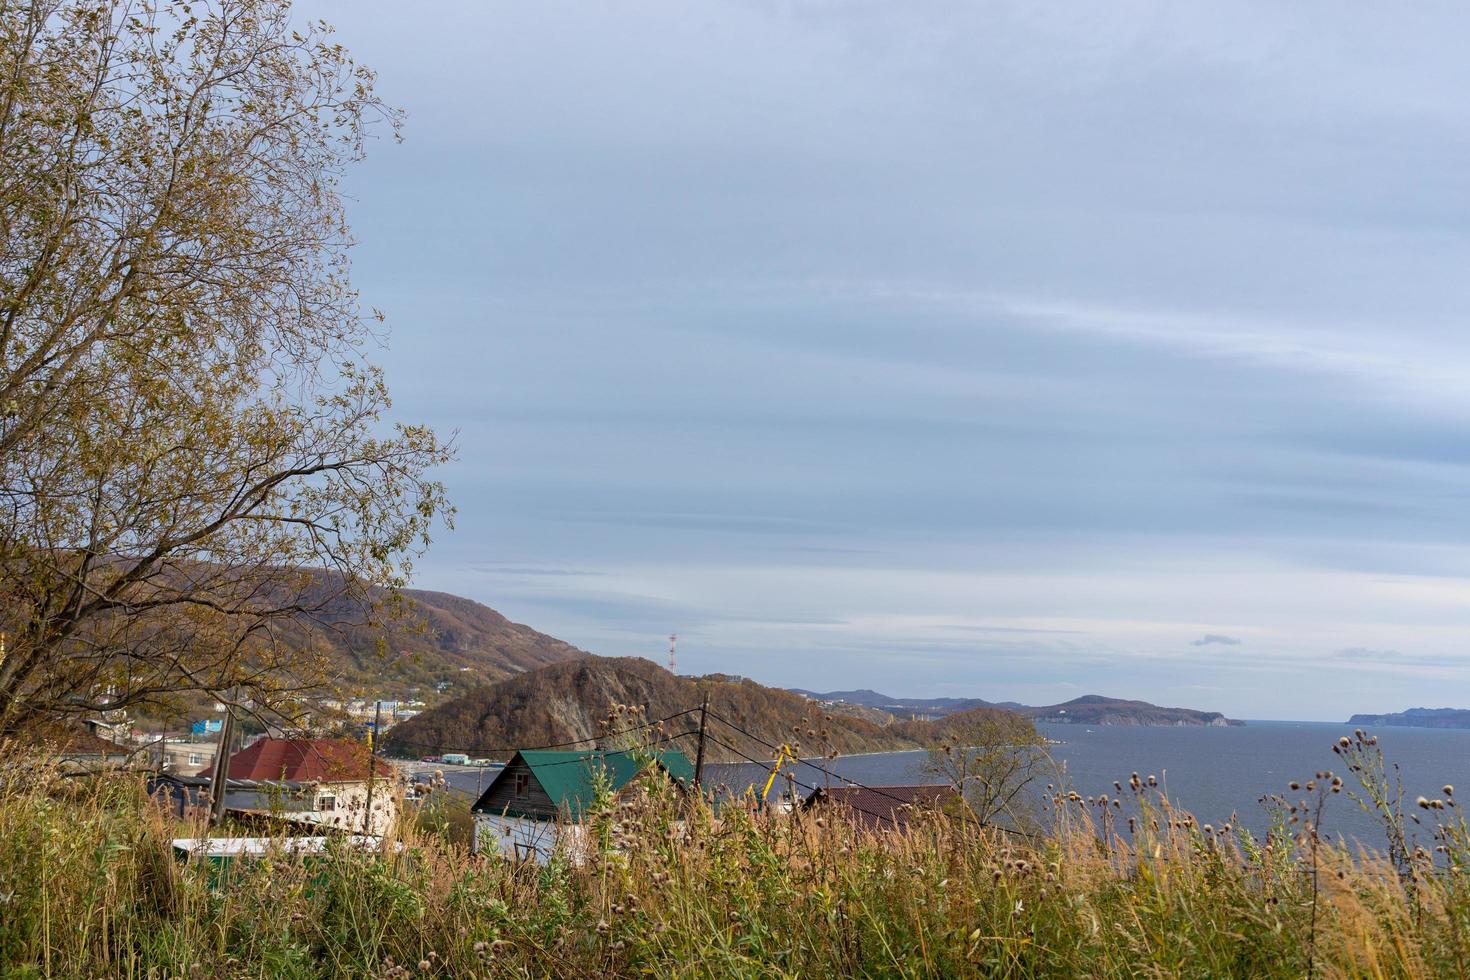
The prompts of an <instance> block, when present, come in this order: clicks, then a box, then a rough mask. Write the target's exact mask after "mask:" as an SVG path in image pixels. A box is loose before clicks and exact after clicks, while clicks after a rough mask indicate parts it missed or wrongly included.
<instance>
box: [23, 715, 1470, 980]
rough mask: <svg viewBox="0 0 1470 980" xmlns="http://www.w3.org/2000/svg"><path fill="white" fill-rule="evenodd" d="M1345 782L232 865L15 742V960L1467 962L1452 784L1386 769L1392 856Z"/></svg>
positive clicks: (1357, 750) (251, 971)
mask: <svg viewBox="0 0 1470 980" xmlns="http://www.w3.org/2000/svg"><path fill="white" fill-rule="evenodd" d="M1376 751H1377V750H1376V746H1374V745H1372V744H1371V743H1370V742H1369V741H1368V740H1367V737H1366V736H1363V737H1360V738H1355V739H1352V740H1350V744H1349V745H1348V746H1346V747H1344V750H1343V754H1344V755H1345V756H1346V757H1347V761H1348V765H1349V766H1350V767H1352V766H1360V767H1362V768H1364V769H1365V770H1367V772H1368V775H1369V776H1370V777H1372V778H1379V777H1381V773H1382V767H1381V764H1380V765H1378V766H1377V768H1374V763H1373V760H1374V759H1376V758H1377V756H1376ZM1352 771H1353V770H1352V769H1351V768H1350V772H1352ZM1374 785H1375V789H1376V790H1381V788H1382V787H1381V786H1379V785H1378V784H1374ZM1344 789H1345V787H1344V786H1343V783H1342V782H1341V780H1339V779H1338V778H1337V777H1334V776H1332V775H1331V774H1319V775H1318V776H1316V777H1314V778H1313V779H1311V780H1308V781H1307V785H1306V786H1298V787H1297V788H1296V790H1293V791H1292V792H1291V793H1290V794H1289V795H1288V794H1283V795H1282V796H1281V797H1278V798H1275V799H1273V800H1271V801H1269V802H1270V806H1271V812H1272V813H1273V815H1274V825H1273V829H1272V830H1271V831H1270V832H1269V833H1268V834H1267V835H1266V836H1265V837H1264V838H1261V839H1256V838H1253V837H1252V836H1250V835H1249V834H1247V833H1245V832H1243V831H1241V830H1240V829H1239V828H1237V827H1234V826H1231V825H1229V824H1225V825H1222V826H1213V825H1208V824H1201V823H1199V821H1197V820H1196V819H1195V818H1193V817H1192V816H1190V815H1189V814H1187V813H1183V812H1181V811H1178V810H1176V809H1174V808H1173V807H1172V806H1171V805H1170V804H1169V801H1168V800H1167V798H1165V797H1164V795H1163V794H1162V792H1161V790H1160V789H1159V788H1158V787H1156V786H1152V785H1150V784H1149V781H1148V780H1145V779H1138V778H1137V777H1134V778H1133V779H1130V780H1129V781H1128V783H1127V784H1126V785H1125V784H1123V783H1121V782H1120V784H1119V793H1118V794H1117V796H1116V797H1114V798H1111V799H1110V798H1108V797H1098V798H1092V799H1085V798H1082V797H1080V796H1078V795H1077V794H1074V793H1057V794H1055V795H1054V796H1053V797H1052V798H1051V799H1050V800H1049V805H1048V809H1047V812H1046V814H1045V820H1046V824H1047V827H1048V832H1047V833H1046V834H1045V835H1044V836H1040V837H1035V838H1032V837H1019V836H1016V835H1014V834H1008V833H1005V832H1003V831H1000V830H996V829H993V828H980V827H977V826H976V825H975V824H974V822H973V821H965V820H960V819H954V818H951V817H946V816H943V815H937V814H936V815H926V816H922V817H916V818H915V820H914V821H913V822H912V824H911V826H910V828H909V829H908V830H907V831H906V832H904V833H900V834H886V835H881V836H869V835H863V834H861V833H859V832H857V831H855V830H853V829H852V827H851V826H850V825H849V824H848V823H847V822H846V821H844V820H842V819H840V818H839V817H838V816H837V815H835V814H832V813H828V814H825V815H820V814H807V815H801V816H795V817H793V816H784V815H768V814H761V813H753V812H748V811H745V810H742V809H740V808H738V807H729V808H726V809H724V810H723V811H722V812H720V813H719V814H718V815H716V814H714V813H712V812H711V811H710V809H709V808H708V807H707V806H704V805H702V804H693V805H691V804H690V803H689V802H688V801H685V800H682V799H681V798H680V797H679V796H678V794H677V792H676V791H675V790H674V789H673V788H672V787H669V786H668V785H666V784H658V783H650V784H649V785H648V786H647V787H645V788H643V789H642V790H641V791H640V792H638V793H635V794H633V795H632V796H631V797H630V798H627V799H614V798H605V799H603V800H602V801H600V804H599V806H598V807H597V808H596V810H595V814H594V816H593V818H592V833H591V837H592V839H594V840H595V841H596V842H597V846H596V848H595V849H594V851H595V852H594V854H593V855H592V857H591V859H590V860H589V861H587V862H586V863H585V864H582V865H581V866H574V865H573V864H572V863H571V862H570V861H568V860H566V859H564V858H560V859H557V860H554V861H553V862H552V863H551V864H549V865H547V866H543V867H537V866H535V865H523V866H519V867H516V866H512V865H509V864H506V863H504V862H502V861H500V860H497V859H493V858H472V857H471V856H470V855H469V854H468V853H467V850H466V848H465V847H464V846H463V845H462V844H459V843H455V842H452V841H451V840H450V839H448V838H449V835H446V834H445V833H444V832H443V831H442V829H441V828H440V825H437V824H436V825H435V826H433V827H430V826H414V825H412V824H410V825H407V826H405V827H404V828H403V829H402V830H401V832H400V833H401V843H402V844H404V845H405V846H404V847H403V848H402V849H401V850H399V849H397V848H393V847H385V848H384V850H383V851H382V852H381V853H362V852H358V851H354V850H351V849H349V848H346V847H341V848H336V849H333V850H332V851H330V852H329V853H328V854H326V855H325V856H324V857H322V858H321V859H320V860H318V861H316V862H314V863H313V862H304V861H302V860H301V859H299V858H291V857H287V856H284V855H273V856H271V857H269V858H267V859H264V860H261V861H258V862H253V863H251V864H248V865H243V866H240V867H238V868H236V869H235V871H234V873H233V874H232V875H231V876H229V877H227V878H226V879H225V880H224V881H217V880H214V879H213V878H212V876H211V875H210V874H209V872H208V870H207V869H206V868H204V867H202V866H197V865H195V864H192V863H191V864H180V863H178V862H177V861H175V859H174V857H173V856H172V854H171V852H170V848H169V839H170V838H171V837H175V836H190V835H194V834H201V833H203V828H200V827H189V826H184V827H180V826H179V825H178V824H177V823H173V822H170V820H169V819H168V818H167V817H166V816H165V815H164V814H163V813H162V812H161V811H160V810H159V809H158V808H157V807H155V806H153V805H152V804H151V803H150V802H149V801H148V800H147V799H146V798H145V796H144V795H143V792H142V786H141V783H140V782H139V781H138V780H137V779H136V778H135V777H128V776H113V777H106V778H102V779H97V780H77V779H64V778H61V777H60V776H58V775H57V774H55V773H53V772H50V771H49V770H47V769H46V768H45V767H44V766H37V765H34V764H20V763H16V764H12V765H10V766H7V767H6V768H5V769H4V770H3V772H0V973H3V975H5V976H36V975H54V976H77V977H102V976H109V977H173V976H180V977H192V976H210V977H212V976H251V977H405V976H421V975H422V976H446V977H447V976H455V977H488V976H497V977H498V976H530V977H541V976H562V977H590V976H630V977H632V976H658V977H663V976H675V977H725V976H749V977H810V976H875V977H909V976H945V977H949V976H998V977H1232V976H1240V977H1301V976H1320V977H1421V976H1465V975H1467V970H1470V877H1467V869H1470V833H1467V830H1466V825H1465V823H1464V821H1463V820H1462V819H1460V817H1459V815H1458V808H1457V807H1456V806H1455V805H1454V803H1453V791H1452V790H1451V789H1447V790H1446V792H1445V794H1444V797H1443V798H1442V799H1439V800H1426V801H1425V804H1426V805H1425V806H1424V807H1420V808H1413V809H1414V810H1415V812H1414V813H1413V814H1412V815H1409V816H1406V815H1405V814H1403V812H1402V809H1401V807H1398V806H1396V804H1395V803H1394V801H1393V799H1392V794H1391V793H1389V794H1387V796H1388V799H1387V800H1386V801H1384V803H1383V805H1384V807H1385V809H1384V811H1383V814H1384V815H1386V818H1387V819H1396V820H1398V821H1399V823H1400V825H1406V824H1407V825H1412V824H1413V820H1412V817H1414V816H1417V817H1419V818H1420V819H1421V820H1422V821H1424V822H1423V823H1422V824H1421V825H1419V827H1422V829H1423V832H1424V833H1425V834H1427V835H1428V841H1427V842H1430V843H1432V847H1431V848H1425V847H1421V846H1418V845H1416V844H1413V843H1411V841H1412V840H1413V836H1412V834H1411V833H1406V834H1405V836H1404V838H1403V840H1404V841H1405V845H1404V846H1405V847H1406V848H1407V853H1406V854H1404V855H1400V854H1398V853H1395V854H1394V855H1393V856H1392V857H1390V856H1389V855H1384V856H1383V857H1378V856H1375V855H1369V854H1362V853H1349V852H1348V851H1347V850H1346V849H1345V848H1344V847H1343V846H1342V845H1341V844H1339V843H1334V842H1333V841H1330V840H1328V839H1326V838H1325V837H1323V836H1322V835H1321V834H1319V833H1318V831H1317V825H1318V824H1319V823H1320V820H1321V808H1322V807H1323V806H1336V805H1352V803H1351V801H1350V800H1349V799H1347V798H1346V797H1348V796H1349V795H1352V794H1356V795H1358V796H1361V797H1362V798H1363V800H1364V801H1365V802H1364V804H1363V805H1364V806H1365V807H1367V808H1370V809H1373V808H1376V807H1378V805H1379V802H1378V799H1375V798H1374V797H1373V796H1372V795H1371V793H1363V792H1358V791H1357V790H1356V789H1355V788H1354V787H1353V786H1351V785H1350V786H1348V787H1346V790H1347V792H1343V790H1344ZM1378 796H1379V798H1382V797H1383V796H1384V794H1383V793H1381V792H1380V793H1379V794H1378ZM1104 815H1105V816H1104ZM1416 829H1417V828H1416ZM1436 849H1437V850H1436Z"/></svg>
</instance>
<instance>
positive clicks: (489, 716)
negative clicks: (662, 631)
mask: <svg viewBox="0 0 1470 980" xmlns="http://www.w3.org/2000/svg"><path fill="white" fill-rule="evenodd" d="M706 692H708V694H709V698H710V711H711V712H712V713H713V714H716V715H719V716H722V717H723V718H725V719H728V720H729V721H732V722H734V723H735V724H736V725H738V726H739V727H741V728H744V729H745V730H746V731H748V732H749V733H750V735H752V736H754V738H751V737H748V736H746V735H743V734H741V733H740V732H738V731H736V730H735V729H734V728H732V727H730V726H729V725H727V724H725V723H723V722H720V721H716V720H714V719H713V718H712V719H711V721H710V732H711V734H712V735H713V736H714V738H715V739H718V740H719V741H721V742H725V743H728V745H720V744H718V743H717V742H715V741H710V742H709V743H708V748H707V756H706V757H707V758H708V759H709V760H710V761H723V762H734V761H739V760H740V759H741V758H742V756H751V757H754V758H756V759H764V758H769V757H770V755H771V750H770V749H769V748H768V747H767V746H766V745H764V744H762V743H763V742H770V743H773V744H781V743H783V742H790V741H792V740H793V739H799V741H800V743H801V751H802V753H803V754H807V755H811V754H818V755H819V754H821V753H823V752H824V751H828V750H835V751H838V752H842V753H852V752H877V751H884V750H888V749H903V748H913V747H915V742H914V741H913V740H912V739H911V738H906V737H903V736H902V735H900V734H898V733H897V732H896V731H894V730H892V729H887V728H884V727H883V726H881V725H877V724H874V723H873V722H870V721H866V720H864V719H861V718H856V717H851V716H848V715H844V714H840V713H829V712H824V711H823V710H822V709H821V708H820V707H819V706H817V705H814V704H812V703H811V702H809V701H807V700H806V699H805V698H802V697H800V696H798V695H796V694H792V693H791V692H789V691H783V690H780V689H777V688H770V687H764V686H762V685H760V684H757V683H755V682H754V681H751V680H746V679H743V678H730V677H727V676H723V675H712V676H710V677H705V678H692V679H691V678H685V677H676V676H674V675H673V674H671V673H669V672H668V671H667V670H664V669H663V668H662V667H660V666H658V665H657V664H654V663H652V662H651V661H648V660H642V659H639V658H635V657H619V658H608V657H594V656H588V657H584V658H582V659H579V660H576V661H570V662H565V663H555V664H551V665H549V666H545V667H541V668H539V669H537V670H534V671H531V672H529V673H525V674H520V675H518V676H515V677H511V678H509V679H507V680H504V681H501V682H499V683H496V684H492V685H488V686H486V687H483V688H480V689H479V690H475V691H471V692H470V693H468V694H466V695H464V696H462V697H458V698H455V699H453V700H451V701H448V702H445V703H444V704H442V705H440V706H439V707H437V708H433V709H431V710H429V711H426V712H424V713H423V714H421V715H419V716H418V717H416V718H412V719H410V720H408V721H406V722H403V723H402V724H400V725H398V726H397V727H395V728H394V729H393V730H392V731H391V732H390V733H389V734H388V735H387V736H385V745H386V746H387V748H388V750H389V751H396V752H398V753H399V754H402V755H424V754H427V753H431V752H439V751H455V750H462V751H465V752H469V753H471V754H479V755H486V756H491V757H495V756H499V757H502V758H503V757H505V756H506V755H507V754H508V753H507V752H504V751H501V752H490V751H488V750H490V749H496V748H501V749H503V748H507V747H515V746H525V745H553V744H559V743H563V742H569V741H572V740H573V739H587V738H592V737H594V736H596V735H598V734H599V733H600V732H601V731H602V730H603V729H602V724H603V723H604V722H605V721H606V719H607V717H608V714H609V712H610V711H611V710H612V709H613V707H614V706H615V705H627V706H636V707H639V708H644V709H646V712H647V717H648V718H650V719H658V718H665V717H667V716H669V715H673V714H675V713H676V712H680V711H683V710H685V709H687V708H695V707H698V706H699V704H700V701H701V700H702V698H703V696H704V694H705V693H706ZM627 724H628V722H626V721H623V722H617V723H615V724H614V729H615V730H616V729H617V728H619V727H624V726H626V725H627ZM697 726H698V717H697V715H686V716H684V717H683V718H680V719H677V720H676V721H674V722H671V723H670V724H669V725H668V726H666V729H665V732H664V734H665V736H666V737H667V736H672V735H674V734H675V733H678V732H688V731H693V730H694V729H695V728H697ZM824 729H825V731H826V732H827V735H826V737H825V738H824V737H823V736H822V731H823V730H824ZM671 744H673V745H675V746H676V747H678V748H681V749H684V750H685V751H686V752H688V753H690V754H691V755H692V753H693V751H694V747H695V740H694V739H693V738H689V737H681V738H677V739H676V740H674V741H673V742H672V743H671Z"/></svg>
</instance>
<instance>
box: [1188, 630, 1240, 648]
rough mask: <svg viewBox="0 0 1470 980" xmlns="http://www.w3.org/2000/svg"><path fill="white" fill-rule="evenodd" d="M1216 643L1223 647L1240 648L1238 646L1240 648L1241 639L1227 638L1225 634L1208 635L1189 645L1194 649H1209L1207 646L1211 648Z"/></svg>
mask: <svg viewBox="0 0 1470 980" xmlns="http://www.w3.org/2000/svg"><path fill="white" fill-rule="evenodd" d="M1215 643H1218V644H1220V645H1221V646H1227V647H1238V646H1240V640H1239V638H1237V637H1234V636H1226V635H1224V634H1223V633H1206V634H1205V635H1204V636H1202V637H1200V638H1199V639H1198V640H1194V641H1192V642H1191V643H1190V644H1189V645H1190V646H1192V647H1207V646H1210V645H1211V644H1215Z"/></svg>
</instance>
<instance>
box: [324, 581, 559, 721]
mask: <svg viewBox="0 0 1470 980" xmlns="http://www.w3.org/2000/svg"><path fill="white" fill-rule="evenodd" d="M403 595H404V597H405V598H406V599H408V600H409V603H410V605H409V608H408V609H407V610H406V615H405V616H404V617H403V619H402V621H400V622H397V623H393V624H390V625H389V626H387V627H386V628H375V627H369V626H363V625H361V624H362V621H363V619H364V615H363V611H362V609H361V608H360V607H359V606H356V605H350V604H348V603H347V602H345V601H339V602H338V603H336V604H335V605H334V606H332V607H329V608H328V610H327V611H326V613H325V614H324V615H322V616H321V617H320V619H321V620H323V624H313V625H312V626H311V627H310V628H308V627H307V626H305V625H302V626H300V627H299V630H300V632H301V642H302V643H303V644H307V643H309V644H310V645H311V646H312V647H313V648H315V649H317V650H320V651H322V652H324V653H325V654H326V656H327V657H328V658H329V659H331V660H332V662H333V663H334V664H336V665H338V668H339V670H340V672H341V673H340V680H339V684H340V686H342V687H343V688H345V689H357V690H361V691H362V692H363V693H366V694H369V695H379V696H391V695H395V694H400V693H405V690H404V689H406V688H408V687H418V688H419V689H420V694H421V696H424V697H426V698H427V699H429V700H432V696H433V695H434V693H435V688H436V685H439V684H446V685H448V688H447V690H448V693H449V694H450V695H451V696H452V695H453V694H456V693H459V692H463V691H466V690H469V689H472V688H475V687H479V686H482V685H484V684H487V683H492V682H494V681H498V680H502V679H504V678H506V677H511V676H513V675H515V674H519V673H523V672H525V671H527V670H534V669H535V668H537V667H542V666H545V665H546V664H550V663H557V662H559V661H564V660H574V659H577V658H580V657H584V656H586V655H587V654H586V652H585V651H583V650H579V649H577V648H576V647H574V646H572V645H571V644H570V643H564V642H562V641H561V640H558V639H556V638H555V637H551V636H547V635H546V634H545V633H539V632H537V631H536V630H534V629H532V628H531V627H529V626H523V625H521V624H519V623H513V622H511V621H510V620H508V619H506V618H505V617H504V616H502V615H501V614H500V613H498V612H496V611H495V610H494V609H491V608H490V607H489V606H486V605H483V604H481V603H478V602H475V601H474V600H473V599H466V598H463V597H461V596H457V595H450V594H449V593H446V592H429V591H425V590H421V589H405V590H404V591H403ZM380 641H381V642H380Z"/></svg>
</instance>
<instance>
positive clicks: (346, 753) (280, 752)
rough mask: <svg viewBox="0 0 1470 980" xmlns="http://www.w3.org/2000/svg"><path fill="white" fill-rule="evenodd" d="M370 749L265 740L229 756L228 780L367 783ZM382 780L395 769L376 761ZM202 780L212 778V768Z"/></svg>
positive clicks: (322, 741) (332, 742) (334, 741)
mask: <svg viewBox="0 0 1470 980" xmlns="http://www.w3.org/2000/svg"><path fill="white" fill-rule="evenodd" d="M368 764H369V763H368V747H367V746H366V745H364V744H363V743H361V742H349V741H347V740H346V739H340V738H263V739H261V740H260V741H258V742H256V743H255V744H254V745H252V746H250V747H249V748H248V749H244V750H243V751H240V752H236V753H235V754H234V755H232V756H230V762H229V768H227V769H226V770H225V776H226V778H228V779H255V780H272V779H281V780H286V781H288V782H296V783H351V782H366V781H367V778H368ZM373 765H374V766H375V768H376V769H377V773H378V775H379V776H392V775H393V767H392V766H390V765H388V763H386V762H384V761H383V760H382V759H376V760H373ZM200 775H202V776H213V775H214V767H213V766H210V767H209V768H208V769H206V770H205V771H204V772H202V773H200Z"/></svg>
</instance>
